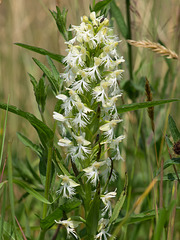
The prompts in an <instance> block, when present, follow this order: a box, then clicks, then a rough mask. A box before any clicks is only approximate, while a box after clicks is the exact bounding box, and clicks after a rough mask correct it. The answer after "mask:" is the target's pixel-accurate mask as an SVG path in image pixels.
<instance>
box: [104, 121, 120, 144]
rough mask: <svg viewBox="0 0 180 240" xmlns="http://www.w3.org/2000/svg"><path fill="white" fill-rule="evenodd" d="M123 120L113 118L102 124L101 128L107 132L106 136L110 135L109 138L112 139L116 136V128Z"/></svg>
mask: <svg viewBox="0 0 180 240" xmlns="http://www.w3.org/2000/svg"><path fill="white" fill-rule="evenodd" d="M122 121H123V120H122V119H118V120H111V121H109V122H108V123H106V124H104V125H102V126H101V127H100V128H99V129H100V130H101V131H103V132H105V135H106V137H108V138H109V139H112V138H113V136H114V128H115V127H116V125H117V124H118V123H119V122H122Z"/></svg>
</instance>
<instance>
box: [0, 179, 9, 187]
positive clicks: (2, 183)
mask: <svg viewBox="0 0 180 240" xmlns="http://www.w3.org/2000/svg"><path fill="white" fill-rule="evenodd" d="M7 182H8V181H7V180H6V181H4V182H1V183H0V189H1V188H2V187H3V185H4V184H5V183H7Z"/></svg>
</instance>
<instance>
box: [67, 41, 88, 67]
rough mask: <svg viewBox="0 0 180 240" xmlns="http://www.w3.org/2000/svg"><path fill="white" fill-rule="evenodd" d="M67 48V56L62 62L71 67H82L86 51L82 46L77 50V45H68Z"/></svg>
mask: <svg viewBox="0 0 180 240" xmlns="http://www.w3.org/2000/svg"><path fill="white" fill-rule="evenodd" d="M68 47H69V48H68V50H67V51H68V55H67V56H66V57H65V58H64V59H63V62H64V63H66V64H68V65H70V66H71V67H76V66H77V65H80V66H81V67H83V66H84V65H85V60H86V49H85V48H84V47H83V46H82V48H80V49H79V46H78V45H75V46H74V45H69V46H68Z"/></svg>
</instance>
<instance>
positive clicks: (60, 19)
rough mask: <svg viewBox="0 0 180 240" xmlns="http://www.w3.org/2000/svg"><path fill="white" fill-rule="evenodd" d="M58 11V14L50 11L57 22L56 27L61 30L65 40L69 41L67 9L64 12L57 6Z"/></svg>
mask: <svg viewBox="0 0 180 240" xmlns="http://www.w3.org/2000/svg"><path fill="white" fill-rule="evenodd" d="M56 10H57V12H55V11H53V12H52V11H51V10H50V13H51V14H52V16H53V18H54V19H55V21H56V25H57V27H58V29H59V32H60V33H61V34H62V35H63V37H64V39H65V40H66V41H68V40H69V39H68V32H67V30H66V16H67V10H65V8H64V9H63V10H62V12H61V10H60V9H59V7H58V6H56Z"/></svg>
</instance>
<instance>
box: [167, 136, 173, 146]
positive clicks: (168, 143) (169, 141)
mask: <svg viewBox="0 0 180 240" xmlns="http://www.w3.org/2000/svg"><path fill="white" fill-rule="evenodd" d="M165 140H166V144H167V145H168V147H169V148H172V147H173V143H172V142H171V140H170V139H169V137H168V136H167V135H166V136H165Z"/></svg>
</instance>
